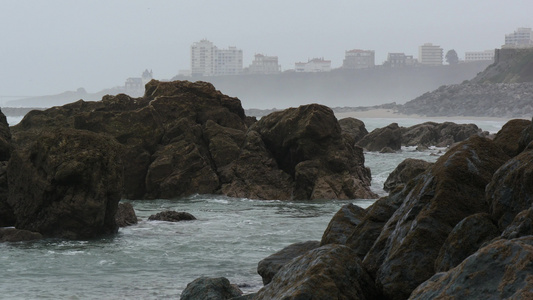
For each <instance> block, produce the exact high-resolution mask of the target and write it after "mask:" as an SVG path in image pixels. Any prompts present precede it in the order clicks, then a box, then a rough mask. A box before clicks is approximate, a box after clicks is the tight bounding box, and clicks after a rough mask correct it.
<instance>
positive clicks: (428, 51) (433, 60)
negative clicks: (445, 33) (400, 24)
mask: <svg viewBox="0 0 533 300" xmlns="http://www.w3.org/2000/svg"><path fill="white" fill-rule="evenodd" d="M442 58H443V50H442V48H441V47H440V46H437V45H433V44H432V43H425V44H424V45H422V46H419V47H418V62H419V63H421V64H423V65H428V66H440V65H442Z"/></svg>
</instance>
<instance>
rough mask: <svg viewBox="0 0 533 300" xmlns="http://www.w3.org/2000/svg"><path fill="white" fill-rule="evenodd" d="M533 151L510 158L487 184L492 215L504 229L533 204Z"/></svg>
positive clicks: (487, 194)
mask: <svg viewBox="0 0 533 300" xmlns="http://www.w3.org/2000/svg"><path fill="white" fill-rule="evenodd" d="M532 182H533V151H525V152H522V153H521V154H519V155H518V156H516V157H514V158H513V159H511V160H509V161H508V162H507V163H505V165H503V166H502V167H501V168H500V169H498V171H497V172H496V173H495V174H494V177H493V178H492V180H491V182H490V183H489V185H488V186H487V193H486V196H487V201H488V203H489V206H490V212H491V215H492V217H493V218H494V219H495V220H497V221H498V226H499V227H500V230H504V229H505V228H506V227H507V226H508V225H509V224H510V223H511V222H512V221H513V219H514V217H515V216H516V215H517V214H518V213H519V212H521V211H523V210H525V209H528V208H530V207H531V205H532V204H533V184H531V183H532Z"/></svg>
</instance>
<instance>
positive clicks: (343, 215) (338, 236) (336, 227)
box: [320, 203, 366, 246]
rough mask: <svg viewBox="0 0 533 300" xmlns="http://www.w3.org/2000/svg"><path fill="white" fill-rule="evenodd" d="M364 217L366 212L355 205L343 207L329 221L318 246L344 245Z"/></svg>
mask: <svg viewBox="0 0 533 300" xmlns="http://www.w3.org/2000/svg"><path fill="white" fill-rule="evenodd" d="M365 215H366V211H365V210H364V209H362V208H361V207H359V206H357V205H353V204H352V203H349V204H346V205H343V206H342V207H341V209H340V210H339V211H338V212H337V213H336V214H335V215H334V216H333V218H332V219H331V221H329V224H328V227H327V228H326V231H325V232H324V234H323V235H322V241H321V242H320V246H323V245H326V244H340V245H344V244H345V243H346V240H347V239H348V237H349V236H350V235H351V233H352V232H353V230H354V229H355V227H356V226H357V225H359V223H361V220H362V219H363V218H364V217H365Z"/></svg>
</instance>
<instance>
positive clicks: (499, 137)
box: [493, 119, 531, 157]
mask: <svg viewBox="0 0 533 300" xmlns="http://www.w3.org/2000/svg"><path fill="white" fill-rule="evenodd" d="M529 126H531V121H529V120H524V119H514V120H510V121H509V122H507V123H505V125H503V127H502V129H501V130H500V131H498V133H497V134H496V136H495V137H494V139H493V140H494V143H496V144H497V145H498V146H500V148H502V150H503V151H504V152H505V153H506V154H507V155H509V156H510V157H514V156H516V155H518V154H519V153H520V152H522V151H523V150H524V148H525V147H526V146H527V144H529V142H528V143H527V144H526V145H523V146H521V145H520V139H521V138H522V132H523V131H524V130H525V129H526V128H528V127H529Z"/></svg>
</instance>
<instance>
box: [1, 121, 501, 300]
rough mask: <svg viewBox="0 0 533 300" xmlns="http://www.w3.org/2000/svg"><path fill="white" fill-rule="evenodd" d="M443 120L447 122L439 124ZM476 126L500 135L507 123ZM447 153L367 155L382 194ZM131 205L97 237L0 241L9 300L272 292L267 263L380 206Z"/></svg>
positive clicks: (220, 199) (220, 200)
mask: <svg viewBox="0 0 533 300" xmlns="http://www.w3.org/2000/svg"><path fill="white" fill-rule="evenodd" d="M362 120H363V121H364V122H365V124H366V126H367V129H368V130H369V131H371V130H372V129H374V128H378V127H383V126H386V125H388V124H389V123H392V122H397V123H399V125H400V126H411V125H414V124H417V123H420V122H422V121H425V120H422V121H421V120H420V119H398V120H391V119H377V118H376V119H362ZM439 122H441V121H439ZM454 122H456V123H476V124H478V126H479V127H481V128H483V129H484V130H488V131H490V132H497V131H498V130H499V129H500V128H501V126H502V125H503V124H504V122H501V121H477V120H476V121H470V120H465V121H464V122H463V121H462V120H455V121H454ZM445 150H446V149H439V148H430V149H429V150H426V151H423V152H419V151H416V149H415V148H414V147H404V148H403V149H402V151H401V152H399V153H393V154H380V153H365V160H366V163H365V165H366V166H368V167H370V168H371V170H372V189H373V190H374V192H376V193H378V194H379V195H380V196H383V195H386V193H385V192H384V191H383V189H382V187H383V183H384V182H385V180H386V178H387V176H388V174H389V173H390V172H391V171H392V170H394V168H395V167H396V166H397V165H398V164H399V163H400V162H402V161H403V160H404V159H406V158H419V159H424V160H427V161H431V162H434V161H436V160H437V159H438V157H439V155H441V154H442V153H443V152H444V151H445ZM124 201H127V202H131V203H132V205H133V207H134V209H135V211H136V213H137V216H138V217H139V218H140V219H141V221H140V222H139V224H137V225H134V226H130V227H126V228H121V229H120V230H119V232H118V234H116V235H113V236H107V237H102V238H99V239H94V240H85V241H67V240H59V239H45V240H41V241H33V242H20V243H0V265H1V266H2V272H1V275H0V298H2V299H176V298H179V296H180V294H181V291H183V289H184V288H185V287H186V286H187V283H189V282H191V281H193V280H194V279H196V278H198V277H200V276H209V277H219V276H224V277H226V278H228V279H229V280H230V282H232V283H234V284H237V285H239V286H240V288H241V290H243V291H244V292H245V293H250V292H255V291H257V290H258V289H260V288H261V287H262V279H261V277H260V276H259V275H258V274H257V263H258V262H259V261H260V260H261V259H263V258H265V257H267V256H269V255H271V254H272V253H274V252H277V251H279V250H281V249H282V248H284V247H285V246H288V245H290V244H292V243H296V242H302V241H308V240H320V239H321V237H322V234H323V232H324V230H325V229H326V227H327V225H328V223H329V221H330V220H331V218H332V217H333V215H334V214H335V213H336V212H337V211H338V210H339V209H340V207H341V206H342V205H345V204H347V203H354V204H356V205H359V206H361V207H363V208H365V207H368V206H369V205H371V204H372V203H373V202H374V201H375V199H372V200H360V199H354V200H347V201H340V200H320V201H277V200H270V201H265V200H251V199H240V198H229V197H225V196H220V195H193V196H190V197H187V198H183V199H172V200H167V199H159V200H124ZM164 210H176V211H186V212H189V213H191V214H193V215H194V216H196V218H197V219H198V220H195V221H185V222H178V223H169V222H160V221H147V219H148V217H149V216H150V215H152V214H155V213H158V212H160V211H164Z"/></svg>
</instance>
